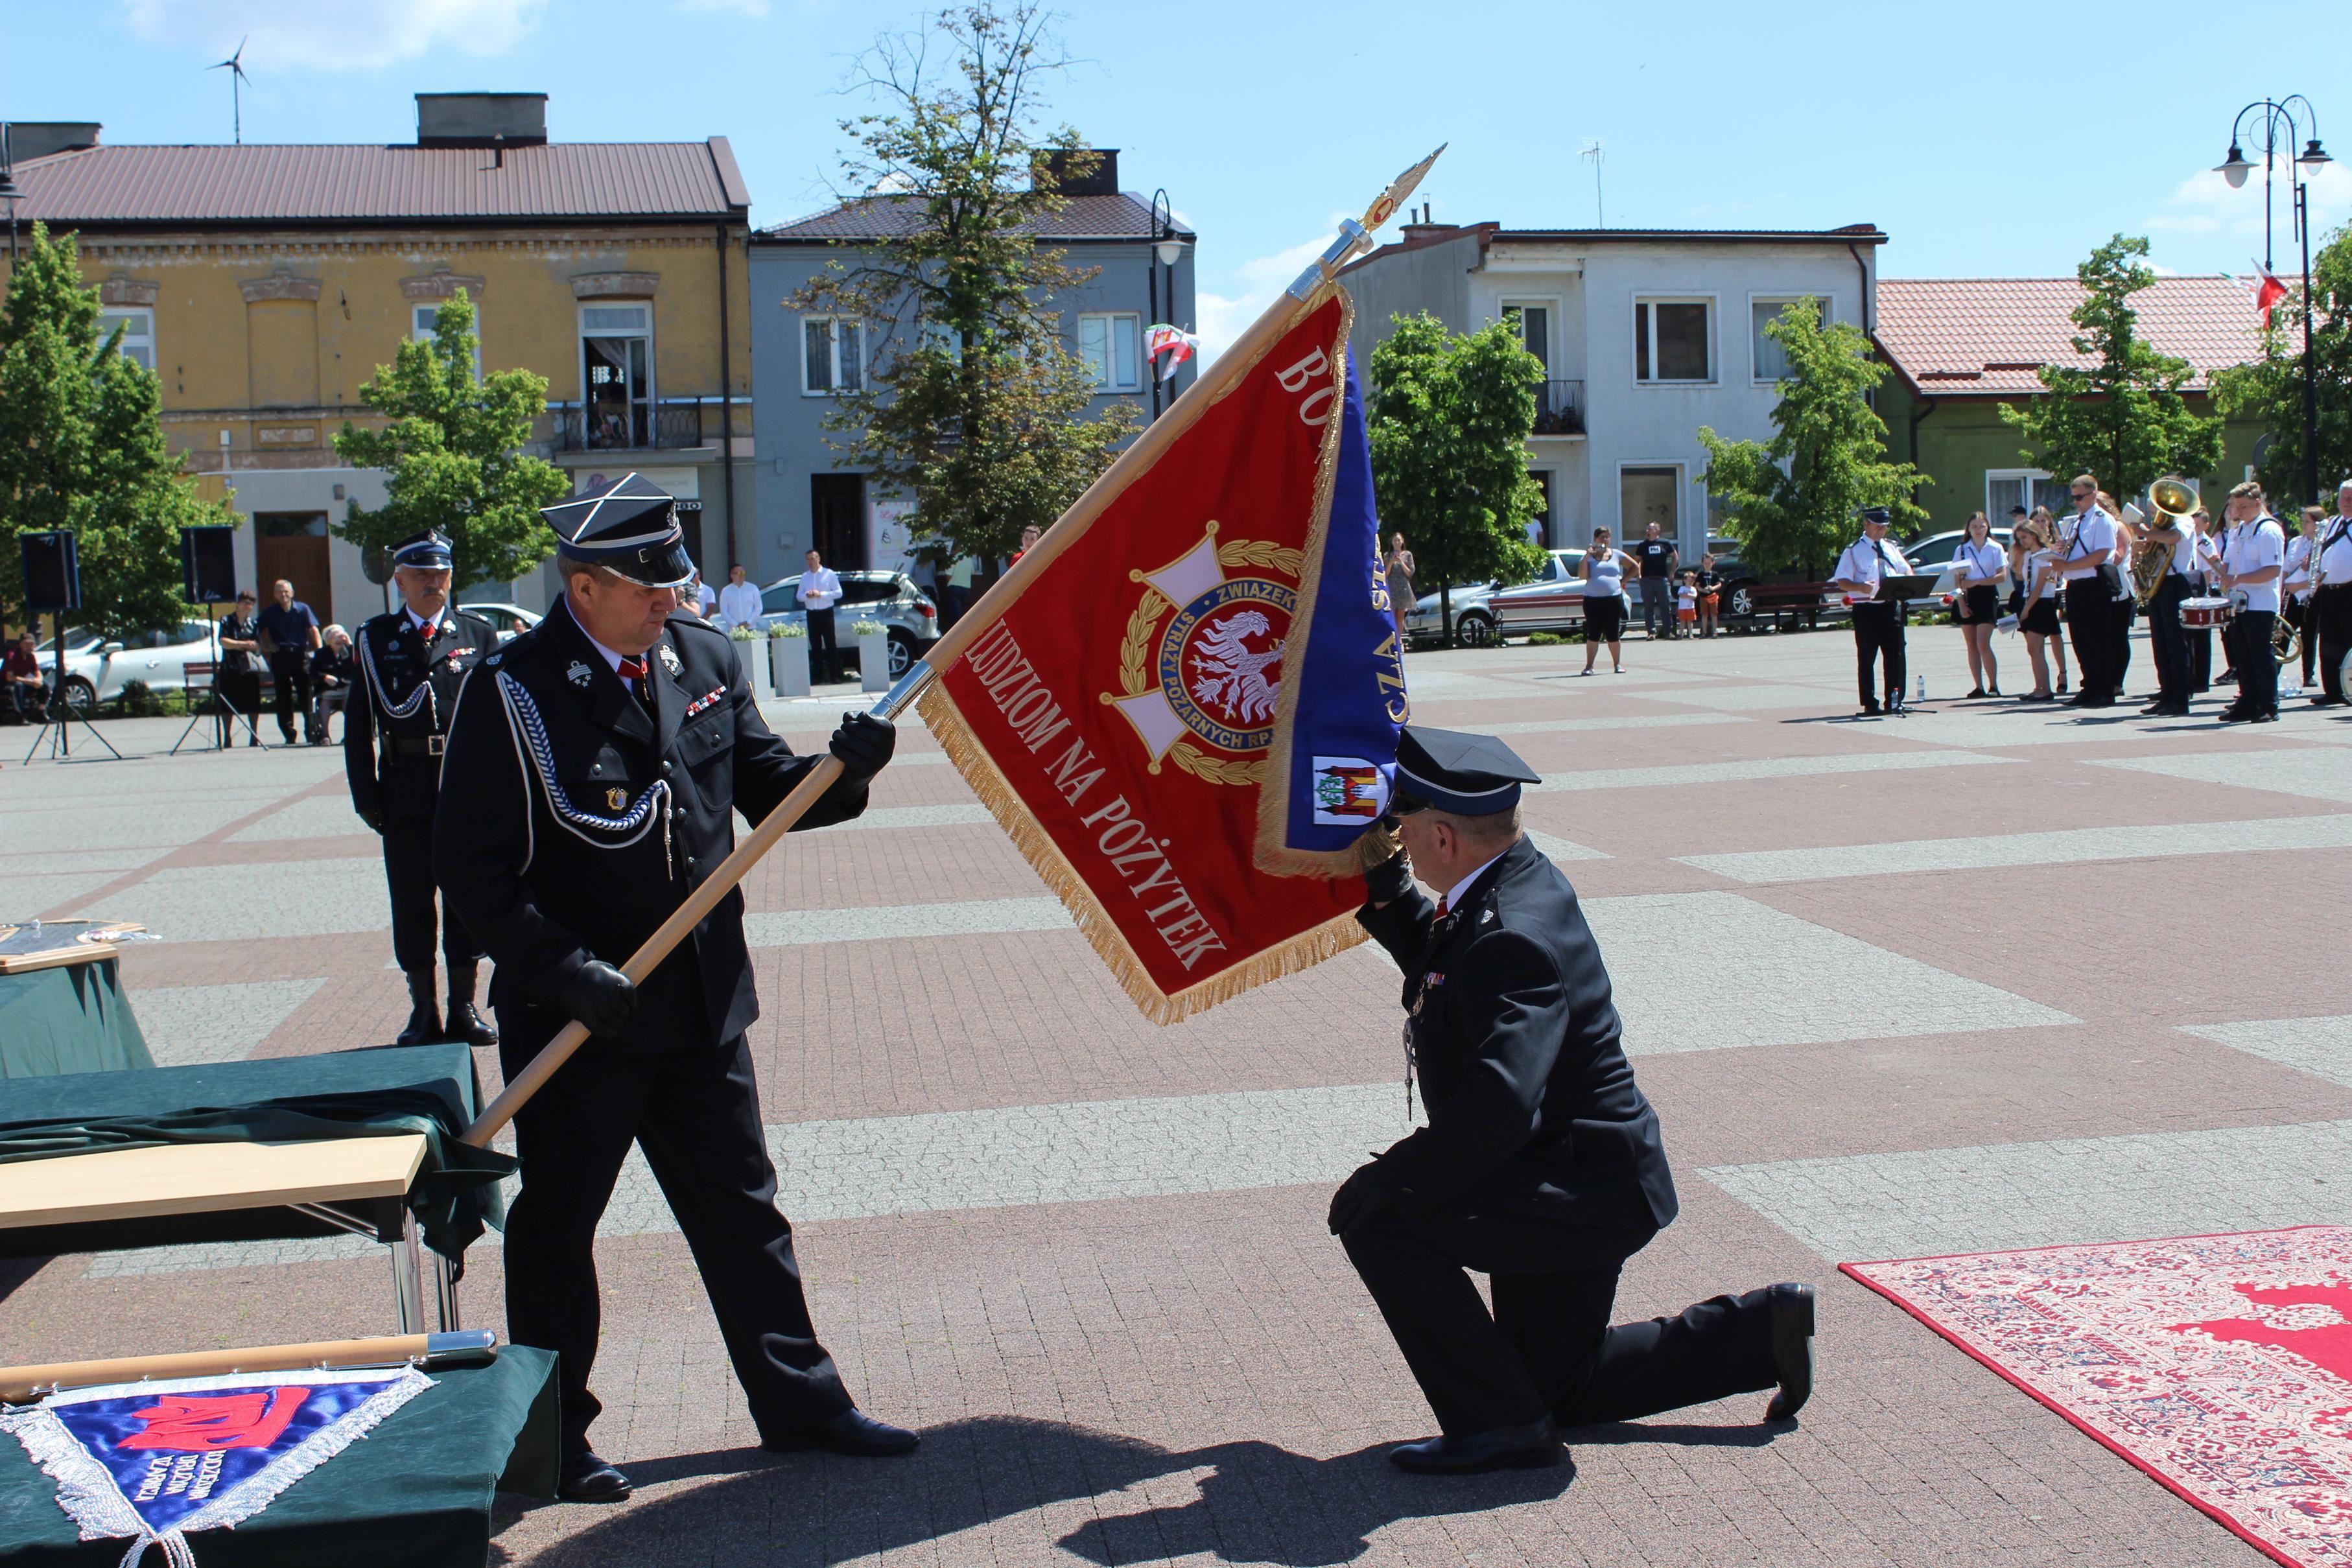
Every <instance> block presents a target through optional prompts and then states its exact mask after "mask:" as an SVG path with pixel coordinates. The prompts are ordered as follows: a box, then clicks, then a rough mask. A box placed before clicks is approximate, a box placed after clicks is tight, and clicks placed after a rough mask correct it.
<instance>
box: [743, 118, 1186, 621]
mask: <svg viewBox="0 0 2352 1568" xmlns="http://www.w3.org/2000/svg"><path fill="white" fill-rule="evenodd" d="M1061 189H1062V193H1063V194H1064V195H1065V196H1066V198H1067V201H1066V204H1065V205H1064V206H1063V208H1062V210H1061V211H1059V212H1057V213H1055V214H1053V215H1052V216H1051V217H1049V218H1046V219H1045V220H1043V221H1042V222H1040V223H1039V224H1038V225H1036V226H1035V228H1034V231H1033V232H1034V234H1035V235H1036V238H1037V240H1038V242H1039V244H1040V245H1041V246H1050V247H1052V248H1054V249H1056V250H1059V251H1061V252H1062V253H1063V256H1064V259H1065V261H1066V264H1067V265H1068V266H1070V267H1073V268H1075V269H1077V270H1080V271H1085V270H1087V269H1092V270H1093V273H1094V276H1093V277H1090V278H1088V279H1087V281H1086V282H1084V283H1082V284H1080V285H1079V286H1078V287H1076V288H1075V289H1073V290H1071V291H1070V292H1069V294H1068V295H1067V296H1066V298H1060V299H1057V300H1055V302H1054V303H1055V306H1056V308H1058V309H1059V310H1060V312H1061V317H1062V326H1063V336H1064V340H1065V341H1066V343H1067V344H1068V346H1069V349H1070V351H1071V352H1072V353H1074V354H1076V355H1077V356H1078V357H1079V358H1080V359H1082V360H1084V361H1086V362H1087V364H1088V365H1089V366H1090V367H1091V368H1092V369H1093V371H1094V374H1095V384H1096V388H1097V392H1096V398H1095V402H1094V405H1093V406H1094V408H1095V409H1096V410H1097V411H1099V410H1100V409H1101V408H1103V407H1105V406H1107V405H1108V404H1110V403H1112V402H1129V403H1131V404H1133V405H1134V406H1135V407H1136V408H1137V409H1138V410H1139V412H1140V413H1142V415H1143V418H1144V419H1145V420H1146V421H1149V420H1150V419H1151V418H1152V417H1154V414H1155V412H1156V411H1157V410H1158V409H1160V408H1164V407H1166V406H1167V404H1168V403H1169V402H1171V401H1172V396H1173V394H1174V393H1175V392H1181V390H1182V389H1183V388H1185V387H1187V386H1189V385H1191V384H1192V379H1193V371H1194V367H1193V366H1192V364H1191V363H1187V364H1185V365H1184V366H1182V367H1181V369H1180V370H1179V371H1177V374H1176V376H1175V378H1174V379H1173V380H1172V381H1171V382H1166V383H1156V382H1155V380H1154V377H1153V372H1152V369H1151V367H1150V365H1149V364H1148V363H1147V362H1146V361H1145V360H1144V354H1143V336H1144V332H1145V329H1147V328H1149V327H1150V326H1151V325H1152V324H1153V323H1154V322H1162V321H1164V322H1168V323H1171V324H1172V325H1174V326H1178V327H1181V328H1183V329H1186V330H1188V331H1189V330H1192V329H1194V324H1195V317H1194V315H1193V296H1192V287H1193V285H1192V279H1193V255H1192V253H1193V243H1194V235H1193V234H1192V230H1190V229H1188V228H1186V227H1185V226H1183V225H1181V224H1178V223H1174V222H1173V221H1172V220H1171V219H1170V218H1169V217H1168V215H1167V213H1166V209H1165V207H1164V205H1162V206H1161V207H1160V209H1159V212H1158V214H1157V215H1155V211H1154V204H1153V200H1152V198H1150V197H1148V196H1144V195H1140V194H1139V193H1135V192H1132V191H1122V190H1120V189H1119V188H1118V152H1116V151H1114V150H1108V149H1105V150H1101V151H1100V152H1099V154H1098V162H1097V167H1096V168H1095V169H1094V170H1093V171H1092V172H1089V173H1088V174H1087V175H1085V176H1082V177H1079V178H1076V179H1073V180H1070V181H1067V182H1066V183H1064V184H1063V185H1062V187H1061ZM921 218H922V210H921V207H920V205H919V204H917V203H915V202H912V201H909V200H908V199H906V198H904V197H895V196H871V197H866V198H864V199H861V200H858V201H853V202H847V203H844V204H840V205H838V206H835V207H833V208H830V209H828V210H827V211H825V212H822V213H819V214H815V215H814V216H813V217H807V218H802V219H798V220H795V221H793V222H791V223H785V224H779V225H774V226H772V227H770V228H765V229H759V230H755V231H754V232H753V233H752V235H751V263H750V269H751V298H753V299H754V300H756V301H757V302H758V303H757V305H756V306H755V307H754V311H753V315H752V318H751V366H752V385H753V388H754V392H753V397H754V414H755V423H756V424H757V427H758V432H759V434H758V436H757V449H756V450H757V455H758V472H759V482H758V485H757V486H756V488H757V490H758V501H757V506H758V512H759V524H758V527H757V528H756V529H754V530H753V533H754V536H755V537H754V538H753V539H752V541H751V545H750V546H749V548H748V549H747V550H746V552H745V554H744V557H743V564H744V566H745V567H746V569H747V570H749V571H750V572H751V576H752V577H753V578H754V580H758V581H761V582H768V581H773V580H776V579H778V578H780V577H783V576H786V575H789V574H790V573H792V572H794V571H797V570H800V566H801V556H802V552H803V551H804V550H806V549H810V548H811V547H812V546H814V548H816V549H819V550H821V551H823V552H824V559H825V560H826V561H827V562H828V563H829V564H831V565H833V566H835V567H839V568H842V569H845V570H847V569H851V568H890V567H899V566H904V565H906V564H907V561H908V553H907V552H908V536H907V529H906V528H905V525H904V521H903V519H904V517H905V513H906V506H905V504H904V502H902V501H900V500H898V498H896V497H891V496H887V495H883V494H881V493H879V490H878V487H877V486H875V485H873V484H871V483H869V478H868V476H867V475H866V474H864V473H862V472H860V471H858V470H857V469H856V468H854V467H852V466H851V465H848V464H847V462H846V461H845V456H844V455H843V454H842V453H841V452H840V451H839V450H838V449H837V448H836V447H835V445H834V444H833V442H834V441H836V440H838V439H839V437H837V436H836V437H832V438H830V439H829V438H828V436H827V434H826V432H825V430H824V416H825V414H826V413H829V412H830V411H831V409H832V408H833V406H834V400H835V397H837V396H838V395H839V393H840V392H843V391H845V390H848V389H852V388H855V387H857V386H860V385H862V384H863V382H864V378H865V376H866V373H867V372H868V370H869V368H870V367H871V366H872V365H873V364H874V363H875V362H876V360H877V355H879V354H881V353H884V352H887V349H888V346H889V344H888V341H887V338H886V337H884V335H883V334H884V333H886V332H887V330H888V328H887V324H874V323H867V322H864V321H857V320H851V319H845V318H839V317H833V316H827V315H822V314H811V313H804V312H803V311H801V310H799V309H796V308H794V307H793V304H792V301H793V299H794V298H797V297H798V296H799V294H800V292H801V290H802V289H803V287H806V286H807V285H808V284H809V283H810V282H811V281H812V280H814V278H815V277H818V276H819V275H820V274H821V273H823V272H824V269H825V267H827V266H828V265H830V264H835V263H837V264H839V265H840V266H842V267H845V268H850V269H855V268H856V267H858V266H859V265H861V264H862V263H863V262H864V261H865V259H866V257H867V256H870V255H873V254H874V253H876V252H877V251H879V250H881V249H883V248H884V247H887V246H888V245H889V244H890V243H891V241H892V240H893V239H895V238H897V237H898V236H901V235H906V234H908V233H909V232H911V231H912V230H913V229H914V227H915V225H917V224H919V222H920V221H921Z"/></svg>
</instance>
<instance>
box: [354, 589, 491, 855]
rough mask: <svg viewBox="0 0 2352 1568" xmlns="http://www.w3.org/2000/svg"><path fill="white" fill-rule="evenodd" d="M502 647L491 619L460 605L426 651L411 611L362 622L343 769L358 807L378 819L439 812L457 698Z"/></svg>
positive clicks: (409, 818)
mask: <svg viewBox="0 0 2352 1568" xmlns="http://www.w3.org/2000/svg"><path fill="white" fill-rule="evenodd" d="M498 645H499V633H498V630H497V628H495V627H493V626H492V625H491V624H490V623H489V622H488V621H485V620H483V619H482V618H481V617H480V616H478V615H472V614H468V613H467V612H464V611H462V610H458V609H457V608H456V607H455V606H452V607H451V608H449V609H447V610H445V611H443V612H442V613H441V623H440V635H438V636H436V637H435V638H434V639H433V644H432V646H431V647H427V646H425V639H424V637H423V636H422V635H421V634H419V633H418V632H417V630H416V625H415V622H412V621H410V620H409V618H408V612H407V611H406V610H405V609H400V610H394V611H392V612H389V613H386V614H383V615H378V616H375V617H373V619H371V620H368V621H365V622H362V623H361V625H360V630H359V634H358V635H357V636H355V637H353V638H352V665H353V668H354V670H355V672H356V678H355V682H354V685H355V688H356V689H355V690H354V691H353V692H352V695H351V698H350V699H349V700H348V701H347V702H345V703H344V705H343V772H344V774H345V776H346V777H348V778H349V779H351V782H352V807H353V809H355V810H357V811H358V812H359V814H360V815H361V816H362V817H363V818H365V819H367V820H368V821H371V822H382V821H388V820H389V821H416V820H420V819H424V818H429V817H431V816H432V815H433V800H434V797H435V795H436V792H437V791H438V789H439V787H440V782H441V748H442V745H443V737H446V735H447V734H448V733H449V721H450V719H451V718H452V717H453V716H455V715H456V713H457V693H458V692H459V691H460V690H462V689H463V688H464V686H465V685H466V677H467V675H468V674H472V673H473V669H474V665H475V664H476V662H477V661H478V660H479V659H480V658H481V657H482V656H483V655H484V654H486V653H491V652H493V651H495V650H496V649H497V647H498Z"/></svg>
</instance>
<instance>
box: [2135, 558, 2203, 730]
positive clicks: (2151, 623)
mask: <svg viewBox="0 0 2352 1568" xmlns="http://www.w3.org/2000/svg"><path fill="white" fill-rule="evenodd" d="M2139 548H2140V549H2145V550H2162V551H2164V552H2165V553H2166V554H2167V555H2168V557H2169V558H2170V559H2168V560H2166V562H2165V563H2164V576H2163V578H2162V579H2161V580H2159V581H2158V583H2157V585H2156V592H2155V593H2154V594H2153V595H2152V596H2151V597H2150V598H2149V600H2148V601H2147V641H2148V646H2149V649H2150V651H2151V652H2153V653H2155V655H2156V701H2155V702H2154V703H2153V704H2151V705H2150V706H2149V707H2148V708H2147V712H2149V713H2151V714H2160V715H2166V716H2172V717H2179V716H2181V715H2183V714H2186V713H2187V712H2188V711H2189V696H2190V695H2191V694H2193V693H2194V692H2196V691H2197V690H2199V689H2200V687H2199V685H2198V682H2197V670H2196V662H2195V657H2194V652H2193V649H2192V646H2191V639H2190V638H2189V632H2188V629H2187V628H2186V627H2184V626H2182V625H2181V624H2180V601H2182V600H2184V599H2187V598H2188V597H2189V595H2191V594H2193V593H2195V592H2196V591H2198V584H2199V582H2200V578H2201V575H2202V563H2201V562H2200V560H2199V559H2198V555H2197V538H2196V530H2195V529H2194V528H2191V527H2189V525H2187V524H2182V525H2181V526H2179V528H2176V529H2175V530H2174V537H2173V539H2172V542H2171V543H2170V544H2167V543H2166V542H2165V541H2164V540H2163V539H2162V538H2159V537H2158V535H2157V534H2155V533H2154V532H2150V533H2149V534H2148V535H2147V537H2146V538H2142V539H2141V541H2140V547H2139Z"/></svg>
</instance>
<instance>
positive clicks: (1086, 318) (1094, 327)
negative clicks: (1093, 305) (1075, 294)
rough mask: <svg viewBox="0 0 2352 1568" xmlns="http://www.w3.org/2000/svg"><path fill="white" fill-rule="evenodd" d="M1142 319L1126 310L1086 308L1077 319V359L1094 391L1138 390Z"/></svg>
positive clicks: (1141, 387) (1140, 381) (1141, 347)
mask: <svg viewBox="0 0 2352 1568" xmlns="http://www.w3.org/2000/svg"><path fill="white" fill-rule="evenodd" d="M1142 355H1143V318H1142V317H1140V316H1137V315H1135V314H1133V313H1132V312H1128V311H1106V310H1097V311H1088V312H1087V313H1086V314H1084V315H1081V316H1080V317H1079V318H1078V358H1079V359H1081V360H1083V361H1086V365H1087V373H1088V374H1089V375H1091V376H1092V377H1093V378H1094V384H1095V390H1096V391H1097V392H1140V391H1141V390H1142V389H1143V374H1142V370H1141V365H1142Z"/></svg>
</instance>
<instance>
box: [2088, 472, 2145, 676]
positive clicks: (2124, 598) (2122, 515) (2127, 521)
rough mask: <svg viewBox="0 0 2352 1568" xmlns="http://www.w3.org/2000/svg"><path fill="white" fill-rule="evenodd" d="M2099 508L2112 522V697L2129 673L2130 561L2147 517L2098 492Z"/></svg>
mask: <svg viewBox="0 0 2352 1568" xmlns="http://www.w3.org/2000/svg"><path fill="white" fill-rule="evenodd" d="M2099 505H2100V506H2101V507H2103V508H2105V511H2106V514H2107V515H2108V516H2109V517H2113V518H2115V520H2116V553H2115V555H2114V556H2113V557H2112V558H2110V559H2112V560H2113V561H2114V563H2115V569H2116V585H2115V587H2114V589H2113V590H2112V591H2110V592H2109V594H2108V597H2107V661H2108V668H2110V669H2112V670H2114V671H2115V673H2116V695H2117V696H2119V697H2120V696H2122V695H2124V682H2125V677H2126V676H2127V675H2129V674H2131V629H2132V622H2133V621H2134V620H2136V619H2137V617H2138V613H2139V601H2138V600H2137V599H2135V598H2133V597H2132V558H2133V557H2134V556H2135V555H2136V554H2137V553H2138V550H2139V535H2140V528H2139V525H2140V522H2141V520H2142V518H2143V517H2146V515H2147V514H2145V513H2143V512H2142V511H2141V510H2140V509H2139V508H2138V507H2130V506H2126V507H2117V506H2116V498H2115V497H2113V496H2110V495H2108V494H2107V493H2106V492H2105V490H2102V491H2100V492H2099Z"/></svg>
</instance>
